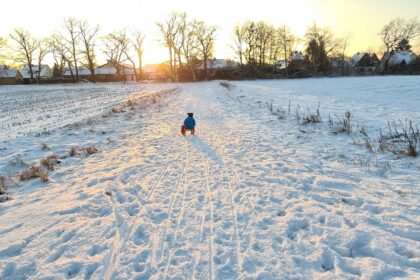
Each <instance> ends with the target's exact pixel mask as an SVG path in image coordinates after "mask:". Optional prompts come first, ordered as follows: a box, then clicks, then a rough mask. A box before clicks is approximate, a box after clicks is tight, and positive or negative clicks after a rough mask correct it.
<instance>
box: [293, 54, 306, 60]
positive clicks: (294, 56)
mask: <svg viewBox="0 0 420 280" xmlns="http://www.w3.org/2000/svg"><path fill="white" fill-rule="evenodd" d="M293 60H299V61H303V60H305V57H304V56H303V54H302V53H301V52H295V53H294V54H292V55H291V56H290V61H293Z"/></svg>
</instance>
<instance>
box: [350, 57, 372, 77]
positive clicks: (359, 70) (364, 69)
mask: <svg viewBox="0 0 420 280" xmlns="http://www.w3.org/2000/svg"><path fill="white" fill-rule="evenodd" d="M378 66H379V59H378V57H377V55H376V54H375V53H365V52H362V53H357V54H355V55H353V56H352V58H351V59H350V61H349V62H348V68H349V70H350V72H351V73H352V74H373V73H374V72H375V71H376V69H377V67H378Z"/></svg>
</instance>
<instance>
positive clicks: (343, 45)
mask: <svg viewBox="0 0 420 280" xmlns="http://www.w3.org/2000/svg"><path fill="white" fill-rule="evenodd" d="M350 37H351V36H350V34H346V35H344V36H343V37H342V38H340V39H339V41H338V45H337V56H338V57H339V58H340V61H339V67H340V68H341V74H342V75H343V76H345V75H346V50H347V48H348V46H349V45H350Z"/></svg>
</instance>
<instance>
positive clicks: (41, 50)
mask: <svg viewBox="0 0 420 280" xmlns="http://www.w3.org/2000/svg"><path fill="white" fill-rule="evenodd" d="M36 49H37V52H36V56H37V62H38V73H37V80H38V84H39V83H40V82H41V72H42V61H43V60H44V58H45V56H46V55H47V54H48V53H49V52H50V49H49V47H48V43H47V40H46V39H41V40H37V48H36Z"/></svg>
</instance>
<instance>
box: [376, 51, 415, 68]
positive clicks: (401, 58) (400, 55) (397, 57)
mask: <svg viewBox="0 0 420 280" xmlns="http://www.w3.org/2000/svg"><path fill="white" fill-rule="evenodd" d="M416 57H417V56H416V54H415V53H413V52H412V51H398V52H391V53H384V55H383V57H382V59H381V61H384V60H385V59H389V61H388V66H390V67H392V66H399V65H402V64H404V65H408V64H410V63H411V62H413V61H414V60H415V59H416Z"/></svg>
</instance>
